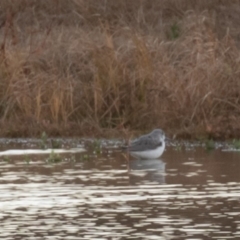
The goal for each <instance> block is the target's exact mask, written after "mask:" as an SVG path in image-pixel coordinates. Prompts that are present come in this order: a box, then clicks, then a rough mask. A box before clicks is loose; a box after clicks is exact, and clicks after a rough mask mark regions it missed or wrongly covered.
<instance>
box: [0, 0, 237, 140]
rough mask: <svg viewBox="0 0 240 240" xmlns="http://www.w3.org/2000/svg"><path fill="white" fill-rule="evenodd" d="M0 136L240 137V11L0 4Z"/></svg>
mask: <svg viewBox="0 0 240 240" xmlns="http://www.w3.org/2000/svg"><path fill="white" fill-rule="evenodd" d="M0 13H1V14H0V33H1V34H0V79H1V81H0V126H1V130H0V135H1V136H33V135H35V136H36V135H40V133H41V132H42V131H46V132H47V133H48V134H49V135H62V136H69V135H71V136H74V135H89V134H98V135H107V133H109V131H110V132H111V131H112V130H113V131H115V132H120V133H121V132H122V131H123V132H124V133H126V131H125V129H129V130H150V129H152V128H156V127H161V128H162V129H164V130H165V131H166V132H167V133H169V134H170V135H177V137H195V138H196V137H214V138H229V137H234V138H237V137H240V124H239V122H240V99H239V95H240V81H239V79H240V40H239V34H240V28H239V21H240V1H239V0H232V1H229V2H228V1H223V0H211V1H208V0H202V1H192V0H160V1H159V0H152V1H147V0H139V1H137V0H114V1H110V0H98V1H95V0H88V1H84V0H49V1H44V0H18V1H13V0H12V1H10V0H2V1H1V8H0Z"/></svg>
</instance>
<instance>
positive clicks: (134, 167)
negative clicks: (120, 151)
mask: <svg viewBox="0 0 240 240" xmlns="http://www.w3.org/2000/svg"><path fill="white" fill-rule="evenodd" d="M165 165H166V163H165V162H164V161H162V160H160V159H151V160H150V159H149V160H141V159H135V160H130V161H129V177H130V183H131V184H137V183H139V181H142V180H145V181H151V182H158V183H160V184H164V183H165Z"/></svg>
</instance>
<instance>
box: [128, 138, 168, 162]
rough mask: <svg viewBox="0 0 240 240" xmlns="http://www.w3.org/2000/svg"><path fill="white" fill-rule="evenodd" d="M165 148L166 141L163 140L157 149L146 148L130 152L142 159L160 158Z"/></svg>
mask: <svg viewBox="0 0 240 240" xmlns="http://www.w3.org/2000/svg"><path fill="white" fill-rule="evenodd" d="M164 149H165V142H164V141H163V142H162V145H161V146H160V147H157V148H156V149H152V150H144V151H138V152H135V151H134V152H130V154H131V155H132V156H133V157H135V158H141V159H156V158H159V157H160V156H161V155H162V154H163V151H164Z"/></svg>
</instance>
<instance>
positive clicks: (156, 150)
mask: <svg viewBox="0 0 240 240" xmlns="http://www.w3.org/2000/svg"><path fill="white" fill-rule="evenodd" d="M123 149H124V150H126V151H128V152H129V153H130V155H132V156H133V157H135V158H138V159H157V158H159V157H160V156H161V155H162V154H163V152H164V150H165V133H164V131H163V130H162V129H154V130H153V131H152V132H150V133H149V134H146V135H142V136H141V137H139V138H137V139H135V140H133V141H132V142H130V144H129V145H128V146H124V147H123Z"/></svg>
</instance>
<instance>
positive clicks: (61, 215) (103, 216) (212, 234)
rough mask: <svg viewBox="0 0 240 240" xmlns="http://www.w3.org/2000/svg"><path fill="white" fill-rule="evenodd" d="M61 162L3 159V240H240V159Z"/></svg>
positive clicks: (195, 156) (190, 155) (225, 154)
mask: <svg viewBox="0 0 240 240" xmlns="http://www.w3.org/2000/svg"><path fill="white" fill-rule="evenodd" d="M2 146H3V144H2ZM16 147H20V148H25V147H26V146H25V145H24V144H22V143H21V142H20V143H17V144H13V145H11V144H8V145H6V146H3V148H5V149H6V148H8V149H10V148H16ZM3 148H2V149H3ZM61 156H62V160H61V161H59V162H55V163H53V162H49V161H48V160H47V157H46V156H42V155H41V156H38V155H34V156H12V157H8V158H6V157H4V158H0V199H1V203H0V229H1V231H0V239H6V240H10V239H11V240H18V239H19V240H20V239H27V240H30V239H34V240H35V239H41V240H42V239H64V240H67V239H73V240H74V239H189V240H190V239H191V240H199V239H240V201H239V200H240V152H237V151H223V150H222V149H221V148H219V149H217V150H214V151H211V152H207V151H206V150H205V149H204V148H200V147H198V148H191V149H189V150H185V149H181V150H177V149H175V148H174V147H168V148H167V150H166V151H165V153H164V155H163V156H162V158H161V160H145V161H139V160H134V159H131V160H130V161H127V159H126V158H125V157H124V156H123V155H122V153H121V152H120V151H118V150H115V149H114V148H111V149H110V150H109V149H108V147H107V146H105V148H104V149H102V150H101V152H99V153H96V152H95V153H94V152H93V151H92V150H89V152H88V153H87V154H86V153H71V154H68V155H61Z"/></svg>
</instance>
